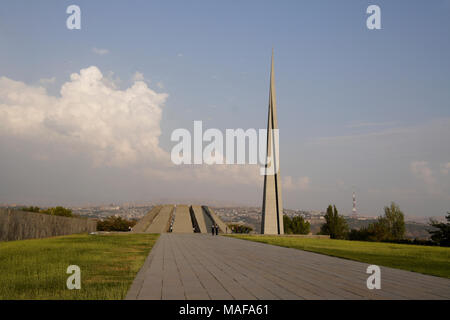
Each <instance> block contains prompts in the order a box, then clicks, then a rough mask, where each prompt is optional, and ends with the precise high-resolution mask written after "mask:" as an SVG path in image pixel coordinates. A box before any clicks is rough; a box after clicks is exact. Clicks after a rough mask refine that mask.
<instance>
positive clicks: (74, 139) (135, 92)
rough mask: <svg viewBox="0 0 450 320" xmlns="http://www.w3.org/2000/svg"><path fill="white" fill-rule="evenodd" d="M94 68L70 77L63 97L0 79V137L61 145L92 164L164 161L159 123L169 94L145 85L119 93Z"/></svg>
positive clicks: (43, 89) (62, 92) (113, 164)
mask: <svg viewBox="0 0 450 320" xmlns="http://www.w3.org/2000/svg"><path fill="white" fill-rule="evenodd" d="M104 80H105V79H104V77H103V75H102V73H101V72H100V70H99V69H98V68H97V67H95V66H92V67H89V68H86V69H82V70H81V71H80V73H73V74H72V75H71V76H70V81H68V82H66V83H64V84H63V85H62V87H61V97H54V96H50V95H48V94H47V91H46V90H45V88H42V87H37V88H36V87H32V86H29V85H27V84H25V83H23V82H19V81H14V80H11V79H8V78H5V77H2V78H0V132H1V133H2V135H5V136H8V135H11V136H16V137H21V138H23V139H26V140H28V141H34V142H35V143H37V144H40V143H48V144H54V143H56V144H59V145H60V146H61V148H63V149H65V150H66V151H68V152H70V151H71V152H79V153H82V154H85V155H88V156H89V157H90V158H91V160H92V161H93V162H94V164H96V165H102V164H105V165H109V166H124V165H127V164H130V163H138V162H140V161H146V160H149V159H156V158H158V157H162V156H164V152H163V150H162V149H160V147H159V145H158V143H159V136H160V134H161V129H160V119H161V114H162V107H163V105H164V102H165V101H166V99H167V94H164V93H156V92H155V91H153V90H151V89H150V88H148V87H147V85H146V84H145V83H144V82H135V83H134V84H133V85H132V86H131V87H130V88H128V89H126V90H117V89H115V88H113V87H111V86H109V85H108V83H107V82H105V81H104Z"/></svg>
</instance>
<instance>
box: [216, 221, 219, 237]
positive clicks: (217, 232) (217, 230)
mask: <svg viewBox="0 0 450 320" xmlns="http://www.w3.org/2000/svg"><path fill="white" fill-rule="evenodd" d="M218 235H219V226H218V225H217V224H216V236H218Z"/></svg>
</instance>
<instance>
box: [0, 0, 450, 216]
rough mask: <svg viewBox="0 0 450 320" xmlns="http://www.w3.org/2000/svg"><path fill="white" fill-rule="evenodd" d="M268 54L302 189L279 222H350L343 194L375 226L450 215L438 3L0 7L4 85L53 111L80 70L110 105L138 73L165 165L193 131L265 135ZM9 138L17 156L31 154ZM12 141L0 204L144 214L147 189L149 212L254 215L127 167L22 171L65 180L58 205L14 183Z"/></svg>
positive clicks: (448, 73) (234, 197)
mask: <svg viewBox="0 0 450 320" xmlns="http://www.w3.org/2000/svg"><path fill="white" fill-rule="evenodd" d="M70 4H77V5H79V6H80V8H81V14H82V22H81V23H82V29H81V30H68V29H67V28H66V26H65V21H66V19H67V16H68V15H67V14H66V13H65V11H66V8H67V6H68V5H70ZM370 4H377V5H379V6H380V8H381V19H382V22H381V23H382V30H368V29H367V28H366V19H367V16H368V15H367V14H366V8H367V7H368V5H370ZM94 48H96V49H100V50H104V51H103V52H104V54H98V53H95V52H94ZM272 48H274V50H275V74H276V87H277V99H278V117H279V126H280V136H281V157H282V158H281V159H282V160H281V168H282V169H281V170H282V172H281V173H282V175H284V176H289V177H291V178H292V179H293V181H297V180H298V179H302V178H305V177H307V178H308V181H309V183H306V184H305V183H303V184H302V183H299V184H298V185H297V186H294V187H292V188H286V191H285V192H284V196H283V197H284V201H285V207H288V208H298V209H314V210H323V209H324V208H325V207H326V206H327V205H328V203H336V204H337V206H338V208H341V210H342V211H343V212H349V211H350V210H351V191H352V190H356V191H357V195H358V206H359V209H360V211H361V213H363V214H369V215H378V214H381V211H382V208H383V206H385V205H387V204H389V202H390V201H396V202H398V203H399V204H400V207H401V208H403V209H404V211H405V213H408V214H411V215H443V214H444V213H445V211H446V210H450V197H449V193H450V182H449V179H450V175H449V174H446V173H445V172H446V170H447V169H446V165H447V163H449V162H450V148H449V137H450V136H449V132H450V131H449V130H448V129H447V128H448V125H449V124H450V122H449V119H450V90H449V85H450V60H449V59H448V57H450V1H448V0H445V1H444V0H436V1H433V2H429V1H339V2H338V1H127V2H125V1H41V2H29V1H8V2H2V4H1V5H0V77H6V78H8V79H12V80H15V81H20V82H23V83H25V84H27V85H28V86H32V87H33V86H34V87H36V86H44V87H46V90H47V92H48V95H50V96H55V97H60V89H61V85H63V84H64V83H66V82H68V81H70V75H71V74H73V73H79V72H80V70H81V69H84V68H87V67H89V66H96V67H97V68H98V69H99V70H100V71H101V72H102V74H103V75H104V76H106V75H108V77H109V78H110V79H111V81H114V82H115V85H116V86H117V89H120V90H126V89H127V88H129V87H130V86H132V84H133V81H134V80H133V76H134V75H135V73H136V72H139V73H142V74H143V76H144V77H145V81H146V83H147V84H148V86H149V88H151V89H152V90H154V91H155V92H158V93H166V94H168V97H167V100H166V101H165V104H164V107H163V108H162V117H161V120H160V122H159V125H160V128H161V136H160V137H159V144H160V147H161V149H162V150H165V151H167V152H169V151H170V149H171V147H172V145H173V143H172V142H171V141H170V134H171V132H172V131H173V130H174V129H176V128H180V127H184V128H188V129H191V128H192V123H193V121H194V120H203V123H204V126H205V127H211V128H219V129H225V128H262V127H264V125H265V123H266V113H267V100H268V86H269V81H268V80H269V67H270V66H269V64H270V54H271V49H272ZM97 52H99V51H98V50H97ZM53 78H54V79H53ZM42 79H50V80H49V81H45V80H42ZM1 103H2V102H1V101H0V104H1ZM19 138H20V142H17V143H18V145H21V144H23V145H28V143H31V142H30V139H26V138H24V137H19ZM19 138H18V137H17V135H14V134H13V133H12V131H11V130H9V131H7V130H4V131H3V132H2V139H1V140H0V141H1V142H2V143H3V145H2V147H3V150H8V154H9V155H8V157H9V158H8V159H9V160H8V161H5V162H4V163H3V164H2V165H1V166H2V171H3V175H2V176H3V178H4V179H3V181H9V182H11V183H13V184H14V185H15V188H11V186H10V185H9V186H7V185H6V184H5V183H4V182H3V183H2V182H0V191H2V192H1V193H2V195H1V196H0V201H1V202H14V201H17V202H19V201H21V202H30V201H31V202H41V203H54V202H62V203H67V204H75V203H87V202H96V201H97V202H114V201H137V200H145V199H146V198H147V195H146V194H145V193H140V192H139V191H137V190H141V189H142V188H144V189H145V188H147V189H148V190H151V192H150V194H151V195H152V196H153V195H154V196H155V197H168V198H171V197H174V198H189V197H194V196H196V197H198V198H200V199H205V198H207V199H213V198H214V199H217V200H221V201H227V200H229V201H230V202H238V203H243V204H255V205H258V204H259V203H260V202H261V201H260V199H262V194H260V193H261V188H260V187H259V186H258V188H256V187H255V188H252V187H249V186H248V185H243V186H242V188H241V189H239V188H236V189H235V188H229V187H228V188H226V187H223V188H219V187H218V188H217V190H216V192H214V191H213V190H214V188H213V187H212V186H213V185H214V184H211V185H208V187H207V188H206V187H205V189H203V188H202V187H201V186H199V187H198V188H193V190H192V191H190V192H191V193H189V192H186V191H185V190H182V189H178V188H177V187H174V186H173V184H171V183H167V184H166V189H164V188H162V189H161V190H160V189H159V188H157V187H155V186H154V185H153V184H152V183H151V181H147V180H142V181H141V180H139V179H137V180H136V179H134V178H133V179H131V178H130V181H126V178H123V177H124V176H129V173H128V171H127V170H132V171H133V172H134V171H135V170H136V167H132V168H131V167H129V168H127V167H121V168H112V167H110V166H105V167H102V166H96V167H95V166H94V167H93V166H88V165H86V166H84V167H83V166H81V165H80V167H79V168H78V169H75V168H77V165H76V164H75V163H71V162H67V165H63V164H61V163H57V164H56V163H52V164H51V165H49V164H47V165H48V167H47V169H45V170H44V168H43V167H42V166H44V167H45V166H46V164H42V163H41V162H36V161H31V160H30V161H29V162H26V163H23V166H25V167H26V168H27V169H28V170H30V172H33V171H36V170H38V171H41V172H47V171H46V170H50V168H54V167H55V166H57V165H60V166H61V171H62V172H72V171H74V172H76V174H74V176H71V175H70V174H68V173H67V176H66V178H67V179H74V180H75V182H74V184H73V188H68V189H67V190H66V191H61V190H60V189H61V188H60V187H59V186H60V185H61V184H64V180H61V178H59V177H53V178H51V179H50V181H52V182H51V183H49V185H47V186H45V187H39V188H38V187H37V186H39V183H38V182H33V183H26V182H25V180H24V181H22V182H18V180H17V179H16V178H15V177H17V176H18V173H19V171H21V169H20V168H18V167H17V158H18V157H19V155H20V156H26V155H27V153H26V148H25V147H24V148H19V151H17V148H16V149H14V150H15V151H13V150H12V149H11V148H12V147H11V144H12V142H11V141H15V140H14V139H19ZM16 145H17V144H16ZM31 145H32V146H34V148H36V149H39V150H42V149H45V148H48V146H43V145H39V144H36V143H35V142H33V143H31ZM69 164H70V165H69ZM48 172H49V175H50V176H51V174H50V171H48ZM92 174H94V175H97V176H99V177H102V178H98V180H95V181H90V183H89V185H90V186H92V187H90V188H92V189H90V188H85V185H84V183H85V182H84V181H85V178H86V179H87V177H90V176H92ZM31 176H33V174H31ZM83 177H84V178H83ZM108 177H109V178H108ZM111 177H113V178H111ZM218 177H220V176H218ZM41 178H42V177H38V176H36V177H35V179H36V180H37V181H38V180H39V181H40V180H41ZM24 179H25V178H24ZM30 179H31V178H30ZM77 179H78V180H77ZM108 179H110V180H108ZM118 179H120V181H122V185H121V186H117V184H116V183H115V181H117V180H118ZM296 179H297V180H296ZM298 181H300V180H298ZM301 181H303V182H305V181H306V180H301ZM113 182H114V183H113ZM111 183H113V184H114V185H116V186H117V187H108V189H107V190H104V191H102V192H100V191H98V189H99V188H97V187H95V186H100V185H105V184H108V185H110V184H111ZM37 189H41V190H39V191H38V190H37ZM80 189H82V191H80ZM250 189H251V190H250ZM253 189H254V190H253ZM83 190H84V191H83ZM169 190H170V191H169ZM172 190H174V191H173V194H170V192H172ZM152 196H150V195H149V196H148V197H150V198H151V197H152Z"/></svg>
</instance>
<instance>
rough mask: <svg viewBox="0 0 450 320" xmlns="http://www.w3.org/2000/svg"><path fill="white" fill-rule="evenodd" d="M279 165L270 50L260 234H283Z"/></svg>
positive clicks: (273, 80) (273, 79) (275, 106)
mask: <svg viewBox="0 0 450 320" xmlns="http://www.w3.org/2000/svg"><path fill="white" fill-rule="evenodd" d="M279 163H280V159H279V134H278V120H277V102H276V94H275V74H274V64H273V49H272V65H271V71H270V93H269V116H268V121H267V157H266V166H265V175H264V196H263V204H262V220H261V233H262V234H284V227H283V201H282V198H281V179H280V168H279Z"/></svg>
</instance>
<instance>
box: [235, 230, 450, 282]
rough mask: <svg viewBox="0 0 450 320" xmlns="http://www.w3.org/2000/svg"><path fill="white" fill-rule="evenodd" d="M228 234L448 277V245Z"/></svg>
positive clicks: (449, 273)
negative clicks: (430, 245)
mask: <svg viewBox="0 0 450 320" xmlns="http://www.w3.org/2000/svg"><path fill="white" fill-rule="evenodd" d="M231 237H236V238H239V239H244V240H251V241H256V242H263V243H268V244H272V245H277V246H282V247H288V248H295V249H300V250H305V251H312V252H317V253H322V254H326V255H330V256H335V257H340V258H346V259H350V260H356V261H361V262H365V263H370V264H376V265H380V266H386V267H392V268H398V269H403V270H408V271H415V272H420V273H424V274H430V275H433V276H439V277H445V278H450V248H444V247H429V246H416V245H408V244H393V243H382V242H365V241H348V240H334V239H308V238H296V237H283V236H281V237H279V236H273V237H271V236H257V235H232V236H231Z"/></svg>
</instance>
